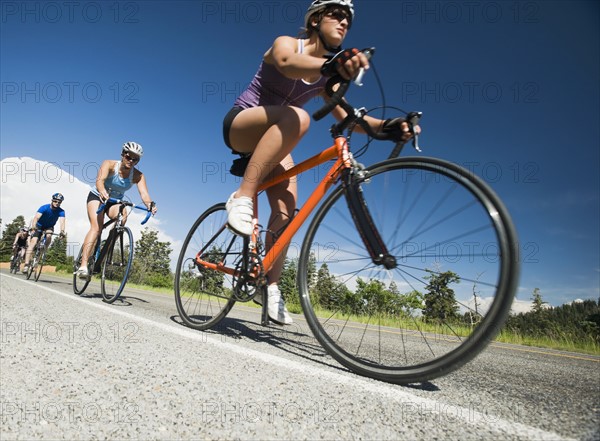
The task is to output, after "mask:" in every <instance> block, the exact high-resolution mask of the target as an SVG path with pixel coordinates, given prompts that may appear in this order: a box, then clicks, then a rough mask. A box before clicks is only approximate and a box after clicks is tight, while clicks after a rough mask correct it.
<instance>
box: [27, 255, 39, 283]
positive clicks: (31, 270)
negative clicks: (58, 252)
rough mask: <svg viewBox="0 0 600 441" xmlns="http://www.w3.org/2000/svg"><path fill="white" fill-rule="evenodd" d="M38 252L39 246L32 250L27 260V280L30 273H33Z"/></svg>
mask: <svg viewBox="0 0 600 441" xmlns="http://www.w3.org/2000/svg"><path fill="white" fill-rule="evenodd" d="M39 252H40V251H39V248H36V249H35V251H34V252H33V257H32V258H31V260H30V261H29V268H28V269H27V280H29V279H30V278H31V275H32V274H33V271H34V269H35V268H36V266H37V263H38V258H39Z"/></svg>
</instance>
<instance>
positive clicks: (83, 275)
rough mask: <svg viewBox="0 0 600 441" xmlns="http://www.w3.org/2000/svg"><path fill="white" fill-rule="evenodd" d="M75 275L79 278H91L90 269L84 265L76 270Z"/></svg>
mask: <svg viewBox="0 0 600 441" xmlns="http://www.w3.org/2000/svg"><path fill="white" fill-rule="evenodd" d="M75 275H76V276H77V277H78V278H79V279H84V280H87V279H89V278H90V274H89V273H88V269H87V268H86V267H84V266H82V267H80V268H79V269H78V270H77V271H75Z"/></svg>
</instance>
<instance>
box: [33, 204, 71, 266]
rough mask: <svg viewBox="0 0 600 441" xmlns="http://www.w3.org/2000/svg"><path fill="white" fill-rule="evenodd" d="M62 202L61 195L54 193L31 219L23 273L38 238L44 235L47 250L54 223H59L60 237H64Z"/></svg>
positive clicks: (50, 241)
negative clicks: (48, 201)
mask: <svg viewBox="0 0 600 441" xmlns="http://www.w3.org/2000/svg"><path fill="white" fill-rule="evenodd" d="M64 200H65V197H64V196H63V195H62V194H60V193H54V194H53V195H52V202H51V203H49V204H46V205H42V206H41V207H40V208H39V209H38V211H37V213H36V214H35V216H34V217H33V220H32V221H31V230H32V231H33V234H32V235H31V237H30V238H29V247H28V248H27V252H26V253H25V266H24V267H23V272H24V273H26V272H27V270H28V269H29V261H30V260H31V255H32V254H33V250H34V249H35V246H36V245H37V243H38V241H39V239H40V237H42V234H45V235H46V244H45V248H46V249H48V247H49V246H50V244H51V243H52V233H54V226H55V225H56V222H60V235H61V236H64V235H65V210H63V209H62V208H61V204H62V203H63V201H64Z"/></svg>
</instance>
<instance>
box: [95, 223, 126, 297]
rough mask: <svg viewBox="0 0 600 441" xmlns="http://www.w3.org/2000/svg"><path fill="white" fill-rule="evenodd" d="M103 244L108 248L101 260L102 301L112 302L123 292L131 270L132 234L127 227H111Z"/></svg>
mask: <svg viewBox="0 0 600 441" xmlns="http://www.w3.org/2000/svg"><path fill="white" fill-rule="evenodd" d="M104 246H106V247H108V248H107V250H106V254H104V258H103V259H102V262H101V268H102V276H101V281H100V286H101V290H102V301H103V302H106V303H114V302H115V300H117V299H118V298H119V296H120V295H121V293H122V292H123V289H124V288H125V284H126V283H127V279H128V278H129V273H130V271H131V264H132V262H133V254H134V244H133V234H132V233H131V230H130V229H129V228H127V227H120V228H119V229H118V230H115V229H113V230H112V231H111V233H110V235H109V237H108V239H107V242H106V244H105V245H104ZM102 254H103V253H102V252H101V255H102Z"/></svg>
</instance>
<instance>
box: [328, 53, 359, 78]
mask: <svg viewBox="0 0 600 441" xmlns="http://www.w3.org/2000/svg"><path fill="white" fill-rule="evenodd" d="M361 68H362V69H364V70H366V69H368V68H369V59H368V57H367V56H366V55H365V54H364V53H363V52H361V51H359V50H358V49H356V48H352V49H344V50H341V51H340V52H338V53H337V54H335V55H334V56H333V57H332V58H330V59H329V60H327V61H326V62H325V63H323V66H321V74H323V75H324V76H326V77H332V76H334V75H338V74H339V75H340V76H341V77H342V78H343V79H345V80H351V79H353V78H355V77H356V76H357V75H358V73H359V72H360V69H361Z"/></svg>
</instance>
